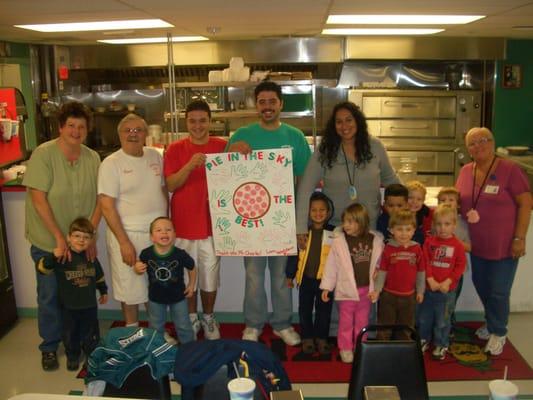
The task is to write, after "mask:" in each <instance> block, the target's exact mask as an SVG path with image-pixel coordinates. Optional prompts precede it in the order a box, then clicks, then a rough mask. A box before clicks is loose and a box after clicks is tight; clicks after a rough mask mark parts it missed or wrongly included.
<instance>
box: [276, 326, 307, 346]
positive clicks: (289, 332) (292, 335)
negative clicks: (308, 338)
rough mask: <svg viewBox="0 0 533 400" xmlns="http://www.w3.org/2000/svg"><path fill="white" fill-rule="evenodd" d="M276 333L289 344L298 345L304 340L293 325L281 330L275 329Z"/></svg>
mask: <svg viewBox="0 0 533 400" xmlns="http://www.w3.org/2000/svg"><path fill="white" fill-rule="evenodd" d="M274 335H276V336H278V337H280V338H281V339H282V340H283V341H284V342H285V344H287V345H289V346H296V345H298V344H300V342H301V341H302V340H301V339H300V335H298V333H297V332H296V331H295V330H294V328H293V327H292V326H289V327H288V328H285V329H282V330H281V331H276V330H274Z"/></svg>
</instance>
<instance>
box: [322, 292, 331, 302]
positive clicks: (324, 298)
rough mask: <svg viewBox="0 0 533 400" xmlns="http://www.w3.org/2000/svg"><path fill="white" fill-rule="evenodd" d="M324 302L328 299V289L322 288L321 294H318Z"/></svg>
mask: <svg viewBox="0 0 533 400" xmlns="http://www.w3.org/2000/svg"><path fill="white" fill-rule="evenodd" d="M320 298H321V299H322V301H323V302H324V303H327V302H328V301H329V290H322V295H321V296H320Z"/></svg>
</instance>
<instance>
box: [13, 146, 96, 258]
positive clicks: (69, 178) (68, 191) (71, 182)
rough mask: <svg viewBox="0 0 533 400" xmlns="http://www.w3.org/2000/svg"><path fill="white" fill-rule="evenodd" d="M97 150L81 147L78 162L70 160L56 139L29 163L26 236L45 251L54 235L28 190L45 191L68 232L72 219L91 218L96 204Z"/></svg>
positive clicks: (61, 226) (59, 222)
mask: <svg viewBox="0 0 533 400" xmlns="http://www.w3.org/2000/svg"><path fill="white" fill-rule="evenodd" d="M99 165H100V157H99V156H98V153H96V152H95V151H93V150H91V149H89V148H88V147H87V146H84V145H82V146H81V154H80V157H79V159H78V160H77V161H75V162H73V163H70V162H69V161H67V159H66V157H65V155H64V154H63V152H62V151H61V149H60V148H59V146H58V145H57V139H54V140H50V141H48V142H46V143H43V144H42V145H40V146H39V147H37V148H36V149H35V150H34V151H33V153H32V155H31V158H30V160H29V162H28V167H27V169H26V173H25V174H24V180H23V181H22V184H23V185H24V186H26V187H27V188H28V189H27V193H26V229H25V230H26V238H27V239H28V240H29V241H30V243H31V244H32V245H34V246H36V247H38V248H40V249H42V250H46V251H50V252H52V251H53V250H54V247H56V241H55V239H54V236H53V235H52V234H51V233H50V232H49V231H48V229H47V228H46V226H45V225H44V223H43V221H42V219H41V217H40V216H39V215H38V214H37V211H36V210H35V207H34V206H33V202H32V200H31V196H30V194H29V189H30V188H32V189H37V190H40V191H42V192H45V193H46V197H47V200H48V203H49V204H50V208H51V209H52V213H53V214H54V218H55V220H56V223H57V225H58V226H59V229H61V232H63V235H65V236H66V235H67V233H68V228H69V225H70V224H71V222H72V221H73V220H74V219H76V218H78V217H86V218H90V216H91V215H92V213H93V211H94V208H95V206H96V195H97V178H98V167H99Z"/></svg>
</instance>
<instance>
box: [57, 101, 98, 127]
mask: <svg viewBox="0 0 533 400" xmlns="http://www.w3.org/2000/svg"><path fill="white" fill-rule="evenodd" d="M69 118H78V119H84V120H85V123H86V124H87V132H89V131H90V130H91V127H92V122H93V121H92V120H93V114H92V113H91V110H90V109H89V107H87V106H86V105H85V104H83V103H80V102H79V101H69V102H68V103H63V104H62V105H61V107H59V113H58V114H57V120H58V122H59V126H60V127H61V128H63V127H64V126H65V124H66V123H67V119H69Z"/></svg>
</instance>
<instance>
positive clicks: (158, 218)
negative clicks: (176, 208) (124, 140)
mask: <svg viewBox="0 0 533 400" xmlns="http://www.w3.org/2000/svg"><path fill="white" fill-rule="evenodd" d="M161 220H165V221H169V222H171V223H172V226H174V223H173V222H172V220H171V219H170V218H169V217H166V216H164V215H162V216H160V217H157V218H155V219H154V220H153V221H152V222H150V233H152V231H153V230H154V225H155V223H156V222H157V221H161Z"/></svg>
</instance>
